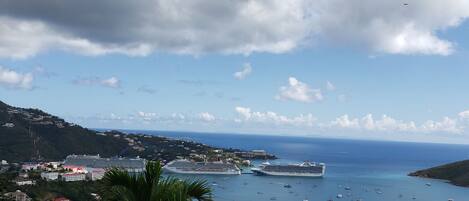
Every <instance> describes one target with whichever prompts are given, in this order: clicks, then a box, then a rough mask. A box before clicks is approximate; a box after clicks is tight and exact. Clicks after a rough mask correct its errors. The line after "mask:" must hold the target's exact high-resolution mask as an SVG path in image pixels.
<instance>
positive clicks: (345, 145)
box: [140, 131, 469, 201]
mask: <svg viewBox="0 0 469 201" xmlns="http://www.w3.org/2000/svg"><path fill="white" fill-rule="evenodd" d="M140 132H146V133H149V134H158V135H165V136H169V137H176V138H184V139H188V140H195V141H198V142H203V143H206V144H210V145H214V146H219V147H226V148H228V147H233V148H241V149H265V150H267V151H268V152H270V153H273V154H276V155H277V156H278V157H279V158H280V159H279V160H276V161H271V162H274V163H276V162H278V163H290V162H301V161H304V160H310V161H317V162H325V163H326V165H327V169H326V176H325V177H324V178H321V179H318V178H294V177H268V176H254V175H250V174H245V175H241V176H181V177H190V178H201V179H206V180H208V181H209V182H210V185H211V186H212V188H213V190H214V196H215V200H222V201H223V200H227V201H228V200H235V201H250V200H252V201H257V200H282V201H283V200H285V201H293V200H299V201H303V200H309V201H312V200H324V201H326V200H353V201H356V200H362V201H366V200H373V201H375V200H376V201H394V200H423V201H446V200H448V199H450V198H451V199H454V200H455V201H469V188H462V187H457V186H453V185H451V184H448V183H446V182H444V181H439V180H432V179H422V178H414V177H408V176H406V175H407V173H409V172H411V171H414V170H418V169H422V168H426V167H432V166H435V165H439V164H444V163H447V162H453V161H457V160H464V159H469V146H466V145H447V144H423V143H401V142H379V141H358V140H337V139H318V138H302V137H274V136H259V135H231V134H229V135H228V134H202V133H190V132H166V131H165V132H158V131H140ZM259 162H260V161H259ZM285 184H290V185H291V186H292V187H291V188H285V187H284V185H285ZM427 184H430V186H428V185H427ZM347 189H350V190H347ZM337 194H342V195H343V198H341V199H338V198H336V196H337Z"/></svg>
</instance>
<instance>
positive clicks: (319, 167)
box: [251, 162, 326, 177]
mask: <svg viewBox="0 0 469 201" xmlns="http://www.w3.org/2000/svg"><path fill="white" fill-rule="evenodd" d="M251 171H252V172H254V173H255V174H256V175H269V176H297V177H322V176H324V174H325V171H326V165H325V164H324V163H311V162H304V163H301V164H290V165H272V164H270V163H269V162H266V163H262V165H260V166H259V167H258V168H251Z"/></svg>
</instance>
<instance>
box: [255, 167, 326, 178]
mask: <svg viewBox="0 0 469 201" xmlns="http://www.w3.org/2000/svg"><path fill="white" fill-rule="evenodd" d="M251 171H252V172H253V173H254V174H255V175H259V176H284V177H316V178H320V177H323V176H324V172H322V173H297V172H271V171H264V170H262V169H260V168H252V169H251Z"/></svg>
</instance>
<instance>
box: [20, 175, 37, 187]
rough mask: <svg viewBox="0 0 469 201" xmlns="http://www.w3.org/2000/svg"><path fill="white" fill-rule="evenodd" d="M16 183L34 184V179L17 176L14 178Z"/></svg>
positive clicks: (21, 184) (22, 184)
mask: <svg viewBox="0 0 469 201" xmlns="http://www.w3.org/2000/svg"><path fill="white" fill-rule="evenodd" d="M15 183H16V185H18V186H24V185H35V184H36V181H34V180H31V179H23V178H21V177H20V178H17V179H16V180H15Z"/></svg>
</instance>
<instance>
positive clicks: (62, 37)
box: [0, 0, 469, 144]
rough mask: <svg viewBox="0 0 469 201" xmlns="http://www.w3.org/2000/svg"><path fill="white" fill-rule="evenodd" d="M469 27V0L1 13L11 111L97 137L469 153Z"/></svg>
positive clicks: (58, 6)
mask: <svg viewBox="0 0 469 201" xmlns="http://www.w3.org/2000/svg"><path fill="white" fill-rule="evenodd" d="M468 18H469V0H451V1H443V0H407V1H400V0H397V1H396V0H379V1H376V0H365V1H363V0H361V1H358V0H312V1H309V0H291V1H282V0H269V1H267V0H265V1H264V0H259V1H251V0H243V1H230V0H219V1H209V0H194V1H179V0H172V1H169V0H142V1H117V2H116V1H114V0H103V1H99V2H96V1H91V0H83V1H72V2H58V1H55V0H37V1H33V2H31V1H26V0H14V1H13V0H12V1H10V0H7V1H1V2H0V100H1V101H3V102H6V103H8V104H10V105H14V106H19V107H28V108H29V107H32V108H40V109H42V110H45V111H46V112H49V113H52V114H54V115H56V116H59V117H62V118H64V119H66V120H67V121H70V122H74V123H78V124H80V125H82V126H85V127H89V128H110V129H142V130H143V129H145V130H173V131H196V132H213V133H244V134H270V135H290V136H314V137H330V138H352V139H370V140H394V141H417V142H436V143H465V144H469V90H468V89H469V19H468ZM0 123H4V122H0Z"/></svg>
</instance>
